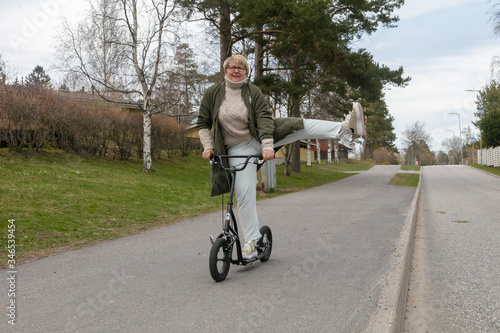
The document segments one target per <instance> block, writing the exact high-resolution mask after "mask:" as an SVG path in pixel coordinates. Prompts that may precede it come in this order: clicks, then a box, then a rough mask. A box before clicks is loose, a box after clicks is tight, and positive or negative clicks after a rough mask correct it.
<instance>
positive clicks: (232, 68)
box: [227, 66, 246, 72]
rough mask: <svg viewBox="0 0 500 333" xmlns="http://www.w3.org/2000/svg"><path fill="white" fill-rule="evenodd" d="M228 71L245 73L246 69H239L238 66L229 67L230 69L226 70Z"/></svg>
mask: <svg viewBox="0 0 500 333" xmlns="http://www.w3.org/2000/svg"><path fill="white" fill-rule="evenodd" d="M227 69H228V70H230V71H231V72H233V71H235V70H238V71H240V72H243V71H245V70H246V69H245V68H243V67H240V66H231V67H228V68H227Z"/></svg>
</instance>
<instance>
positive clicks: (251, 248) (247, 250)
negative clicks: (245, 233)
mask: <svg viewBox="0 0 500 333" xmlns="http://www.w3.org/2000/svg"><path fill="white" fill-rule="evenodd" d="M241 253H242V254H243V259H252V258H255V257H257V247H256V246H255V241H254V240H249V241H246V243H245V246H243V251H241Z"/></svg>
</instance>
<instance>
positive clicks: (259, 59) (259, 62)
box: [255, 25, 264, 78]
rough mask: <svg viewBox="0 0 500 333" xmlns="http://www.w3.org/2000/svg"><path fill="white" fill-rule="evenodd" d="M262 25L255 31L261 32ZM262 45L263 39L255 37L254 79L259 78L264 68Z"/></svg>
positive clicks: (258, 36)
mask: <svg viewBox="0 0 500 333" xmlns="http://www.w3.org/2000/svg"><path fill="white" fill-rule="evenodd" d="M262 30H263V27H262V25H261V26H259V27H257V31H262ZM263 44H264V39H263V38H262V35H261V34H259V35H257V37H256V39H255V78H259V77H261V76H262V74H263V73H262V68H263V67H264V59H263V56H264V51H263V49H262V45H263Z"/></svg>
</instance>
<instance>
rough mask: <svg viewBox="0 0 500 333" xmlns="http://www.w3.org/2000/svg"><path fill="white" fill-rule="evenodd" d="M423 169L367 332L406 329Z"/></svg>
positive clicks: (397, 331) (394, 332)
mask: <svg viewBox="0 0 500 333" xmlns="http://www.w3.org/2000/svg"><path fill="white" fill-rule="evenodd" d="M423 170H424V168H423V167H422V170H421V172H420V181H419V182H418V186H417V189H416V191H415V195H414V197H413V200H412V202H411V205H410V209H409V211H408V215H407V217H406V218H405V221H404V223H403V228H402V229H401V233H400V234H399V237H398V240H397V242H396V251H395V253H394V254H393V255H392V257H391V260H390V266H389V272H388V274H387V276H386V278H385V279H384V280H383V281H381V286H382V288H381V291H380V297H379V301H378V305H377V311H376V312H375V313H374V314H373V315H372V316H371V318H370V321H369V324H368V327H367V329H366V332H376V333H382V332H388V333H389V332H390V333H401V332H403V330H404V322H405V313H406V296H407V294H408V284H409V282H410V271H411V262H412V258H413V245H414V240H415V230H416V225H417V216H418V203H419V201H420V186H421V183H422V177H423Z"/></svg>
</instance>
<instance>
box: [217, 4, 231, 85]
mask: <svg viewBox="0 0 500 333" xmlns="http://www.w3.org/2000/svg"><path fill="white" fill-rule="evenodd" d="M231 55H232V50H231V13H230V9H229V4H228V3H227V2H224V3H222V4H221V8H220V74H221V77H222V79H224V67H223V65H224V60H226V58H228V57H230V56H231Z"/></svg>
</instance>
